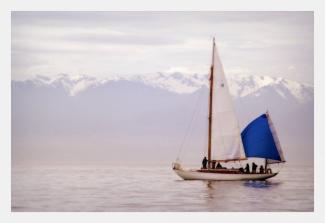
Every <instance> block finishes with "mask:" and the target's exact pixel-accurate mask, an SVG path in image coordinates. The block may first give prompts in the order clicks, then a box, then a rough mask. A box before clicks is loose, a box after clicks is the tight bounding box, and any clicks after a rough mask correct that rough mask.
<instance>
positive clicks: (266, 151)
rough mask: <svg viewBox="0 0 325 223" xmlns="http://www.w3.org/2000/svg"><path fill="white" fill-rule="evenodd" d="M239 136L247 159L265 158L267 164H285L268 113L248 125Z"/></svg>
mask: <svg viewBox="0 0 325 223" xmlns="http://www.w3.org/2000/svg"><path fill="white" fill-rule="evenodd" d="M241 136H242V140H243V144H244V148H245V153H246V156H247V157H258V158H265V159H267V160H268V163H276V162H285V160H284V157H283V152H282V149H281V146H280V142H279V138H278V136H277V134H276V131H275V128H274V125H273V122H272V121H271V119H270V116H269V114H268V113H266V114H263V115H261V116H260V117H258V118H256V119H255V120H253V121H252V122H251V123H249V124H248V125H247V126H246V128H245V129H244V130H243V132H242V133H241Z"/></svg>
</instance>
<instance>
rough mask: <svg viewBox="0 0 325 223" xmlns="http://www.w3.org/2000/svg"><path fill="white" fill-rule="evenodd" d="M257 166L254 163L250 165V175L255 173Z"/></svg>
mask: <svg viewBox="0 0 325 223" xmlns="http://www.w3.org/2000/svg"><path fill="white" fill-rule="evenodd" d="M256 169H257V165H256V163H254V162H253V163H252V173H256Z"/></svg>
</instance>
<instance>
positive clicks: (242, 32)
mask: <svg viewBox="0 0 325 223" xmlns="http://www.w3.org/2000/svg"><path fill="white" fill-rule="evenodd" d="M213 36H215V37H216V39H217V44H218V48H219V51H220V55H221V58H222V61H223V63H224V67H225V69H226V70H227V69H228V70H231V69H234V68H236V67H242V68H244V69H246V70H251V71H252V73H256V74H258V75H270V74H271V75H272V73H273V74H281V75H283V76H284V77H287V78H292V77H295V78H298V79H297V80H298V81H303V82H309V83H313V77H312V76H313V69H312V66H313V13H312V12H13V13H12V52H13V53H12V62H13V63H12V77H13V78H14V79H20V78H26V77H27V76H31V75H35V74H49V75H55V74H57V73H62V72H64V73H73V74H80V73H91V74H94V75H98V76H105V75H109V74H112V73H113V74H115V73H118V74H134V73H152V72H158V71H164V70H168V69H171V68H172V67H183V68H185V69H187V70H188V71H189V72H190V71H191V72H199V71H198V70H202V71H203V69H200V68H204V67H208V66H209V65H210V61H211V40H212V37H213ZM26 58H28V59H26ZM266 64H267V66H266ZM290 64H298V65H297V66H296V69H297V70H299V71H300V72H301V73H302V75H295V76H294V75H293V74H292V72H291V73H290V72H288V69H287V68H288V66H290ZM205 72H208V71H205Z"/></svg>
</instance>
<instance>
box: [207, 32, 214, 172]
mask: <svg viewBox="0 0 325 223" xmlns="http://www.w3.org/2000/svg"><path fill="white" fill-rule="evenodd" d="M214 49H215V40H214V38H213V46H212V64H211V68H210V95H209V138H208V160H209V168H210V162H211V137H212V96H213V67H214Z"/></svg>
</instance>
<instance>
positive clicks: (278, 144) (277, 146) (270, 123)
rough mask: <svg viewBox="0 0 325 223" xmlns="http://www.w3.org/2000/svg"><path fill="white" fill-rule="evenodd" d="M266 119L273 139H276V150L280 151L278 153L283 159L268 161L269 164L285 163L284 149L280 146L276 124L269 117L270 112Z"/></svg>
mask: <svg viewBox="0 0 325 223" xmlns="http://www.w3.org/2000/svg"><path fill="white" fill-rule="evenodd" d="M266 117H267V122H268V123H269V126H270V130H271V133H272V136H273V139H274V143H275V146H276V148H277V150H278V153H279V155H280V158H281V161H278V160H270V159H268V160H267V162H268V163H279V162H285V159H284V156H283V152H282V147H281V144H280V140H279V137H278V134H277V133H276V130H275V127H274V124H273V122H272V120H271V117H270V115H269V113H268V112H266Z"/></svg>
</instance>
